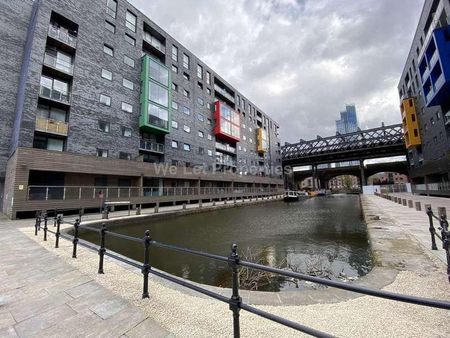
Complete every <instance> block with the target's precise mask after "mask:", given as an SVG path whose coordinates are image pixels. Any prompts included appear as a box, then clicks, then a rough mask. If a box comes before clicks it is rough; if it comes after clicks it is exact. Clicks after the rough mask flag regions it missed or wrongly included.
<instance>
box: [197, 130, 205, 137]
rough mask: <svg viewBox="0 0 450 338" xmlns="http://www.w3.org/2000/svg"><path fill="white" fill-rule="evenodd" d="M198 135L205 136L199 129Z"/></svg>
mask: <svg viewBox="0 0 450 338" xmlns="http://www.w3.org/2000/svg"><path fill="white" fill-rule="evenodd" d="M198 137H201V138H203V137H205V134H204V133H203V132H202V131H201V130H199V131H198Z"/></svg>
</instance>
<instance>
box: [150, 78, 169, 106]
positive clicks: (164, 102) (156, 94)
mask: <svg viewBox="0 0 450 338" xmlns="http://www.w3.org/2000/svg"><path fill="white" fill-rule="evenodd" d="M149 98H150V101H153V102H155V103H158V104H160V105H161V106H164V107H169V90H168V89H167V88H164V87H162V86H160V85H159V84H157V83H154V82H152V81H150V86H149Z"/></svg>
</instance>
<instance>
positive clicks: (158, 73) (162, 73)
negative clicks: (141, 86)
mask: <svg viewBox="0 0 450 338" xmlns="http://www.w3.org/2000/svg"><path fill="white" fill-rule="evenodd" d="M150 78H152V79H153V80H155V81H157V82H159V83H161V84H162V85H164V86H166V87H168V86H169V71H168V70H167V68H166V67H163V66H161V65H160V64H159V63H157V62H156V61H153V60H150Z"/></svg>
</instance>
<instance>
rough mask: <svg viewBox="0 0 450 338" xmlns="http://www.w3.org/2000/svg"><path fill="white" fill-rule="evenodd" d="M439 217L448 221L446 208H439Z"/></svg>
mask: <svg viewBox="0 0 450 338" xmlns="http://www.w3.org/2000/svg"><path fill="white" fill-rule="evenodd" d="M438 216H439V218H441V217H442V216H444V217H445V219H447V210H446V209H445V208H444V207H438Z"/></svg>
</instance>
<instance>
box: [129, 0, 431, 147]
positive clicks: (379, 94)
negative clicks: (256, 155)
mask: <svg viewBox="0 0 450 338" xmlns="http://www.w3.org/2000/svg"><path fill="white" fill-rule="evenodd" d="M129 1H130V2H131V3H132V4H134V5H135V6H136V7H137V8H139V9H140V10H142V11H143V12H144V13H146V14H147V15H148V16H149V17H150V18H151V19H152V20H153V21H155V22H156V23H157V24H159V25H160V26H161V27H162V28H163V29H164V30H166V31H168V32H169V33H170V34H171V35H172V36H173V37H174V38H175V39H177V40H178V41H180V42H181V43H182V44H183V45H185V46H186V47H187V48H188V49H189V50H191V51H192V52H193V53H194V54H196V55H197V56H198V57H199V58H201V59H202V60H203V61H204V62H206V63H207V64H208V65H209V66H210V67H212V68H213V69H214V70H215V71H216V72H218V73H219V74H220V75H221V76H222V77H224V78H225V79H226V80H227V81H228V82H230V83H231V84H233V85H234V86H235V87H236V88H238V89H239V90H240V91H241V92H242V93H243V94H244V95H245V96H247V97H248V98H250V99H251V100H252V101H254V102H255V103H256V105H257V106H258V107H260V108H261V109H262V110H264V111H265V112H266V113H268V114H269V115H270V116H272V117H273V118H274V119H275V120H276V121H278V122H279V123H280V126H281V136H282V139H283V141H289V142H294V141H296V140H298V139H299V138H303V139H308V138H314V137H315V136H316V135H317V134H320V135H323V136H327V135H331V134H334V133H335V124H334V121H335V120H336V119H337V118H338V117H339V111H340V110H343V109H344V107H345V103H348V102H353V103H355V104H356V107H357V111H358V116H359V119H360V121H361V127H363V128H366V127H375V126H378V125H380V124H381V121H384V122H385V123H386V124H391V123H399V122H400V112H399V108H398V106H399V101H398V95H397V90H396V86H397V83H398V80H399V78H400V75H401V72H402V70H403V65H404V62H405V60H406V56H407V53H408V51H409V48H410V45H411V41H412V37H413V34H414V31H415V27H416V25H417V21H418V18H419V15H420V10H421V6H422V3H423V1H422V0H398V1H391V0H365V1H352V0H234V1H227V0H184V1H181V0H152V1H146V0H129Z"/></svg>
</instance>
